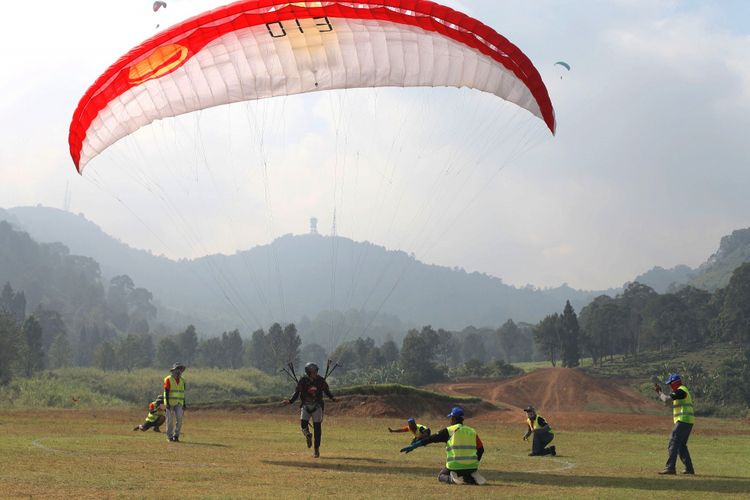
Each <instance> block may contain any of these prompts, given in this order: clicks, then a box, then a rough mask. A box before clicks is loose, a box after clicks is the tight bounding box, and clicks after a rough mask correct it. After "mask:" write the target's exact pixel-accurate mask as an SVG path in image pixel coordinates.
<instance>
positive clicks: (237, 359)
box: [221, 330, 245, 369]
mask: <svg viewBox="0 0 750 500" xmlns="http://www.w3.org/2000/svg"><path fill="white" fill-rule="evenodd" d="M221 347H222V350H223V351H224V359H226V367H227V368H235V369H236V368H242V365H243V359H244V354H245V346H244V344H243V342H242V336H241V335H240V331H239V330H232V331H231V332H224V333H222V334H221Z"/></svg>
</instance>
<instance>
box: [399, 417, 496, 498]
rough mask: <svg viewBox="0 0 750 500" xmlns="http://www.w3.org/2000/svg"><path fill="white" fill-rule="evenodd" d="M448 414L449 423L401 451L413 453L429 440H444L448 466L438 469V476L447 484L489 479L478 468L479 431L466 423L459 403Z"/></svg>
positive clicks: (480, 454)
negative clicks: (435, 432)
mask: <svg viewBox="0 0 750 500" xmlns="http://www.w3.org/2000/svg"><path fill="white" fill-rule="evenodd" d="M448 418H450V425H449V426H448V427H446V428H445V429H442V430H441V431H440V432H438V433H437V434H433V435H431V436H430V437H428V438H424V439H420V440H417V441H415V442H413V443H412V444H410V445H409V446H406V447H404V448H401V452H402V453H410V452H412V451H414V450H415V449H416V448H419V447H420V446H425V445H428V444H430V443H445V454H446V459H445V467H444V468H443V469H442V470H441V471H440V472H439V473H438V480H439V481H440V482H442V483H447V484H480V485H481V484H485V483H486V482H487V480H486V479H485V478H484V477H482V475H481V474H479V470H478V469H479V462H480V461H481V460H482V455H484V445H483V444H482V440H481V439H479V435H477V431H475V430H474V429H472V428H471V427H469V426H468V425H464V410H463V409H462V408H461V407H460V406H455V407H454V408H453V409H452V410H451V412H450V413H449V414H448Z"/></svg>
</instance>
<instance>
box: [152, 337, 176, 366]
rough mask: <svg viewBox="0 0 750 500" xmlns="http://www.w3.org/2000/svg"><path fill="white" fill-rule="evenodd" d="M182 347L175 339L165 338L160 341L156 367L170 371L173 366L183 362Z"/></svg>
mask: <svg viewBox="0 0 750 500" xmlns="http://www.w3.org/2000/svg"><path fill="white" fill-rule="evenodd" d="M181 358H182V356H181V355H180V347H179V346H178V345H177V342H175V340H174V338H173V337H164V338H162V339H161V340H159V345H158V347H157V348H156V367H157V368H161V369H168V368H170V367H171V366H172V364H174V363H177V362H181V361H180V359H181Z"/></svg>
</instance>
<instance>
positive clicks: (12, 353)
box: [0, 311, 24, 385]
mask: <svg viewBox="0 0 750 500" xmlns="http://www.w3.org/2000/svg"><path fill="white" fill-rule="evenodd" d="M23 344H24V342H23V338H22V335H21V332H20V331H19V329H18V325H17V324H16V321H15V318H13V317H12V316H11V315H10V314H8V313H7V312H2V311H0V385H3V384H6V383H8V382H9V381H10V380H11V379H12V378H13V376H14V375H15V374H16V371H17V370H19V368H20V367H19V366H18V360H19V359H20V354H21V353H22V352H23Z"/></svg>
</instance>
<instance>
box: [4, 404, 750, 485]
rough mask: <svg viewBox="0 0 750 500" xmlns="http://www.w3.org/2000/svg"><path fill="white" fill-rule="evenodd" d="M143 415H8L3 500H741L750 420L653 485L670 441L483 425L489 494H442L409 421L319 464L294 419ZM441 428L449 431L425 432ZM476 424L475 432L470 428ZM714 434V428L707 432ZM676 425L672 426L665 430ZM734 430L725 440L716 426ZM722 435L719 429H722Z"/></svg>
mask: <svg viewBox="0 0 750 500" xmlns="http://www.w3.org/2000/svg"><path fill="white" fill-rule="evenodd" d="M142 418H143V412H142V411H136V410H124V409H107V408H98V409H96V410H38V411H30V410H23V411H22V410H12V411H4V412H0V434H1V435H2V439H1V440H0V496H2V497H29V496H40V497H45V498H49V497H75V498H103V497H146V496H149V497H153V496H158V497H167V498H170V497H180V498H184V497H191V498H194V497H202V498H228V497H245V498H249V497H252V498H418V497H419V498H449V497H450V498H456V496H455V495H457V494H459V492H458V491H456V490H457V489H459V488H460V495H461V497H463V498H497V497H499V496H512V497H525V498H528V497H533V498H581V497H589V498H591V497H597V498H603V497H606V498H644V497H649V498H676V497H679V496H683V495H684V492H685V491H689V492H691V495H694V496H698V497H700V498H704V497H719V496H721V497H722V498H726V497H727V496H735V497H741V496H744V497H747V495H748V492H750V469H748V467H747V464H748V460H747V450H748V449H750V428H748V425H747V423H740V422H731V423H728V422H727V421H715V422H708V421H706V422H704V424H705V425H703V428H704V429H709V428H710V429H711V430H710V431H708V432H704V433H701V427H702V425H701V422H700V421H699V422H698V424H697V427H696V429H697V430H696V434H695V435H694V436H693V437H692V438H691V451H692V453H693V456H694V461H695V464H696V469H697V471H698V474H699V475H697V476H695V477H683V476H676V477H659V476H657V475H655V472H656V471H657V470H659V469H660V468H661V467H662V466H663V462H664V459H665V445H666V439H667V435H666V432H659V433H641V432H631V433H618V432H572V431H568V432H566V431H565V430H564V429H558V432H557V437H556V444H557V446H558V450H559V455H558V456H557V457H555V458H552V457H528V456H526V453H527V451H528V450H527V447H526V443H524V442H523V441H522V440H521V434H522V432H523V429H522V427H521V424H520V423H519V426H518V427H513V428H510V427H508V426H507V425H500V424H495V423H487V422H481V423H479V424H478V425H477V429H478V431H479V433H480V436H481V437H482V439H483V441H484V443H485V447H486V450H487V452H486V455H485V460H483V461H482V471H483V473H484V475H485V477H486V478H487V479H489V481H490V484H489V485H487V486H482V487H478V486H461V487H459V486H447V485H443V484H439V483H438V482H437V480H436V478H435V475H436V472H437V471H438V470H439V469H440V467H441V465H442V462H443V460H444V457H445V454H444V452H443V450H442V446H431V447H428V448H422V449H418V450H416V451H415V452H413V453H411V454H409V455H401V454H399V453H398V449H399V448H400V447H401V446H403V445H405V444H407V443H408V439H407V438H406V437H405V435H403V434H402V435H399V434H389V433H388V432H387V431H386V427H387V426H388V425H391V426H393V425H399V424H401V422H399V421H393V420H383V419H369V418H344V417H333V418H328V419H327V420H326V422H325V427H324V442H323V447H322V450H321V451H322V457H321V458H320V459H313V458H312V457H311V456H310V453H309V450H308V449H307V448H306V447H305V445H304V440H303V438H302V436H301V434H300V432H299V430H298V421H297V420H296V411H295V409H292V408H290V409H289V411H288V414H285V415H284V416H283V417H281V418H280V417H279V416H278V415H276V416H274V415H269V416H263V417H258V416H249V415H246V414H242V413H229V412H214V411H199V412H187V413H186V417H185V427H184V429H183V436H182V437H183V442H181V443H168V442H167V441H166V439H165V438H164V435H163V434H162V435H159V434H156V433H154V432H150V431H149V432H145V433H142V432H132V431H131V428H132V427H133V426H134V425H135V424H137V423H139V422H140V421H141V419H142ZM667 418H668V417H667ZM427 423H428V424H431V425H432V427H433V428H434V429H437V428H439V427H440V426H441V424H443V422H438V421H435V422H427ZM468 423H471V422H468ZM709 424H710V425H709ZM666 426H668V423H667V424H666ZM724 428H725V429H726V433H727V434H726V435H721V434H718V433H717V429H719V430H720V429H724ZM719 432H721V431H719Z"/></svg>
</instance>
